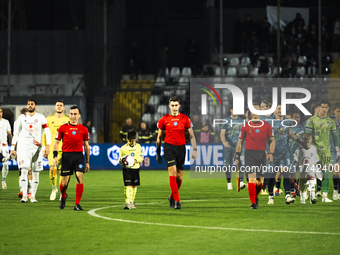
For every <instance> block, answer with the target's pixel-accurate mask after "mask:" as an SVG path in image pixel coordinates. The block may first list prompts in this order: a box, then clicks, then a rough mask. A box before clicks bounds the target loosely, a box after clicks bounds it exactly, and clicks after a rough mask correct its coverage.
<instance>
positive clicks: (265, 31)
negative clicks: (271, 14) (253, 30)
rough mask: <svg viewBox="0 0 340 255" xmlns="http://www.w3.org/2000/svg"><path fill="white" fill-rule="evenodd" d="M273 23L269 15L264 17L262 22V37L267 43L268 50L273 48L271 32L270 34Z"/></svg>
mask: <svg viewBox="0 0 340 255" xmlns="http://www.w3.org/2000/svg"><path fill="white" fill-rule="evenodd" d="M270 28H271V24H270V23H269V21H268V18H267V17H264V19H263V21H262V23H261V39H262V41H263V42H264V43H265V46H266V49H267V51H269V50H270V49H271V34H270Z"/></svg>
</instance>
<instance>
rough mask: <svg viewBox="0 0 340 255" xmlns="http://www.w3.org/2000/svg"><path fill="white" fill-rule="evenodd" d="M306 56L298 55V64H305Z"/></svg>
mask: <svg viewBox="0 0 340 255" xmlns="http://www.w3.org/2000/svg"><path fill="white" fill-rule="evenodd" d="M306 63H307V57H306V56H299V59H298V65H306Z"/></svg>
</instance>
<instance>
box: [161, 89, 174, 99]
mask: <svg viewBox="0 0 340 255" xmlns="http://www.w3.org/2000/svg"><path fill="white" fill-rule="evenodd" d="M163 94H164V96H166V97H172V95H173V94H174V91H173V90H164V93H163Z"/></svg>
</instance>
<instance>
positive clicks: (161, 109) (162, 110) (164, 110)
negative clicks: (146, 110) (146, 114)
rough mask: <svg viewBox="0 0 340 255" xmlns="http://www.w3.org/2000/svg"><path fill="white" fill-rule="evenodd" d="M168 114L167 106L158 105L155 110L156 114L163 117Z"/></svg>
mask: <svg viewBox="0 0 340 255" xmlns="http://www.w3.org/2000/svg"><path fill="white" fill-rule="evenodd" d="M168 112H169V107H168V106H167V105H159V106H158V108H157V113H160V114H163V115H165V114H167V113H168Z"/></svg>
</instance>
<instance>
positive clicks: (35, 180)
mask: <svg viewBox="0 0 340 255" xmlns="http://www.w3.org/2000/svg"><path fill="white" fill-rule="evenodd" d="M38 185H39V172H37V171H33V180H32V188H31V191H32V192H31V193H32V197H35V194H36V193H37V189H38Z"/></svg>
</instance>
